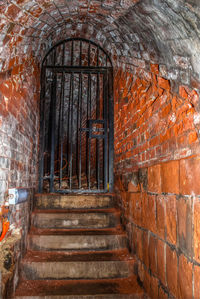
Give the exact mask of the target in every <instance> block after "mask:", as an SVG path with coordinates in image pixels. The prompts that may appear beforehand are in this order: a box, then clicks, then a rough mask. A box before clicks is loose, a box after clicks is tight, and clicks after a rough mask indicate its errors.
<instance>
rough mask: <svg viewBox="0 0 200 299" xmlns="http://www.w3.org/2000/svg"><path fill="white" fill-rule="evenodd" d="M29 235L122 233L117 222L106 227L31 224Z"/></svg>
mask: <svg viewBox="0 0 200 299" xmlns="http://www.w3.org/2000/svg"><path fill="white" fill-rule="evenodd" d="M29 234H30V235H116V234H124V230H123V228H122V226H121V225H120V224H119V225H117V226H115V227H108V228H93V229H91V228H73V229H69V228H62V229H60V228H55V229H54V228H36V227H34V226H32V227H31V228H30V231H29Z"/></svg>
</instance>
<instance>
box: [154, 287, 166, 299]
mask: <svg viewBox="0 0 200 299" xmlns="http://www.w3.org/2000/svg"><path fill="white" fill-rule="evenodd" d="M158 298H159V299H168V298H169V297H168V294H167V293H166V292H165V291H164V290H163V289H162V287H159V289H158ZM155 299H157V298H155Z"/></svg>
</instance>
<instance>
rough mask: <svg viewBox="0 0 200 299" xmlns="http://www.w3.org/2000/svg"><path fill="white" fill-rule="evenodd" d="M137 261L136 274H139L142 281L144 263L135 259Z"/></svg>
mask: <svg viewBox="0 0 200 299" xmlns="http://www.w3.org/2000/svg"><path fill="white" fill-rule="evenodd" d="M137 263H138V276H139V279H140V281H141V282H142V283H143V282H144V265H143V263H141V262H140V261H139V260H138V261H137Z"/></svg>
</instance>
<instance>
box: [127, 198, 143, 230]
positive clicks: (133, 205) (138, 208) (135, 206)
mask: <svg viewBox="0 0 200 299" xmlns="http://www.w3.org/2000/svg"><path fill="white" fill-rule="evenodd" d="M129 209H130V220H133V221H134V223H135V224H137V225H140V224H141V212H142V202H141V194H140V193H130V194H129Z"/></svg>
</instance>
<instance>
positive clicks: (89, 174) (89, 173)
mask: <svg viewBox="0 0 200 299" xmlns="http://www.w3.org/2000/svg"><path fill="white" fill-rule="evenodd" d="M88 102H89V103H88V105H89V112H88V114H89V118H90V119H91V117H92V115H91V114H92V113H91V74H90V73H89V74H88ZM90 176H91V138H90V137H89V136H88V188H89V189H90V187H91V181H90V179H91V178H90Z"/></svg>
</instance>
